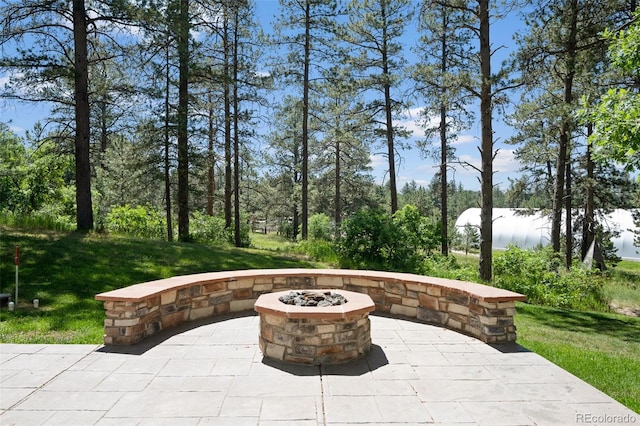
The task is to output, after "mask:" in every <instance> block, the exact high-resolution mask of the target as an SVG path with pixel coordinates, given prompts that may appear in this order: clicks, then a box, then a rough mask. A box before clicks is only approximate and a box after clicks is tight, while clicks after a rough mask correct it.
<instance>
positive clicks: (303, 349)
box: [254, 290, 375, 365]
mask: <svg viewBox="0 0 640 426" xmlns="http://www.w3.org/2000/svg"><path fill="white" fill-rule="evenodd" d="M254 309H255V310H256V312H258V313H259V314H260V336H259V339H260V340H259V343H260V350H261V351H262V354H263V355H264V356H265V357H267V358H272V359H276V360H279V361H286V362H294V363H300V364H311V365H323V364H338V363H342V362H347V361H351V360H353V359H357V358H360V357H362V356H364V355H366V354H367V353H368V352H369V350H370V349H371V328H370V322H369V312H371V311H373V310H374V309H375V304H374V303H373V300H371V298H370V297H369V296H368V295H366V294H362V293H354V292H351V291H346V290H339V291H337V292H336V291H334V290H297V291H295V290H292V291H281V292H276V293H268V294H263V295H261V296H260V297H259V298H258V300H257V301H256V303H255V306H254Z"/></svg>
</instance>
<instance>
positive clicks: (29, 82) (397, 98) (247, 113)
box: [0, 0, 640, 280]
mask: <svg viewBox="0 0 640 426" xmlns="http://www.w3.org/2000/svg"><path fill="white" fill-rule="evenodd" d="M279 6H280V7H279V11H280V15H278V16H277V17H275V19H274V20H273V22H272V23H271V24H272V25H273V30H272V31H269V32H268V33H266V32H265V31H263V29H262V28H261V27H260V25H259V23H258V20H257V17H256V13H255V10H256V9H255V4H254V3H253V2H252V1H251V0H165V1H159V0H103V1H86V0H73V1H63V0H51V1H35V0H21V1H17V0H7V1H5V2H3V5H2V6H1V8H0V17H1V18H0V27H1V28H2V36H1V39H0V47H1V51H0V67H1V68H2V69H3V71H4V72H5V75H6V76H7V83H6V84H5V86H4V87H3V88H2V89H1V90H2V91H1V96H2V98H3V99H4V100H5V101H6V102H13V101H16V102H46V103H47V104H48V105H52V107H51V114H50V115H49V116H48V117H47V118H46V122H44V123H39V124H38V125H37V126H36V127H35V128H34V129H30V130H29V132H27V134H26V136H25V139H26V140H24V141H16V137H15V135H12V134H11V132H9V131H8V127H6V126H5V128H3V129H2V139H3V141H5V142H7V141H9V142H7V143H6V144H5V146H9V145H11V146H12V147H15V151H12V152H5V151H4V150H3V151H2V152H3V153H4V154H5V155H6V156H5V157H3V163H4V166H2V165H0V167H2V169H3V170H2V175H1V176H0V179H2V181H3V184H2V191H3V193H2V199H3V204H5V203H6V204H5V205H4V206H3V207H4V208H6V209H10V210H11V209H13V210H15V209H16V208H17V206H18V204H16V203H18V201H17V200H22V202H25V199H27V198H29V197H26V196H25V191H26V192H30V193H32V194H34V193H37V192H38V191H34V190H33V189H29V190H24V188H21V187H20V186H19V185H18V184H17V182H18V181H20V179H19V178H20V176H23V177H24V176H26V174H25V173H26V172H24V171H21V170H23V169H21V168H20V167H10V166H9V164H11V161H13V162H15V163H16V164H17V163H20V162H21V161H22V160H20V159H19V157H20V155H19V153H20V152H22V151H21V150H23V149H26V148H24V146H25V145H29V144H30V146H31V147H32V149H33V150H32V151H29V156H28V159H27V160H25V161H26V162H33V161H35V160H34V159H40V158H41V157H42V158H43V159H44V160H43V161H45V162H48V164H49V166H51V167H50V168H48V169H41V168H40V167H44V165H43V164H42V163H38V164H40V166H39V172H40V173H41V176H42V178H41V179H42V180H41V181H38V183H39V184H40V185H41V186H42V190H41V191H40V193H41V194H47V193H48V194H49V198H47V197H44V195H43V197H44V198H43V199H46V200H47V201H46V203H45V204H46V205H47V206H48V208H52V207H51V205H52V204H56V205H57V206H58V209H59V210H60V211H64V212H66V213H68V212H69V211H73V212H74V214H75V222H76V226H77V228H78V229H81V230H87V229H94V228H96V227H100V226H101V222H102V221H104V220H105V217H106V215H107V214H108V213H109V212H110V211H111V210H112V209H113V208H116V207H121V206H124V205H148V206H152V207H154V208H161V209H162V210H164V213H165V221H166V232H167V234H166V237H167V239H168V240H173V239H174V233H175V232H174V229H173V225H174V222H175V223H177V228H178V229H177V237H178V238H179V239H181V240H188V239H189V238H190V235H191V232H190V218H191V217H192V214H193V213H194V212H206V214H207V215H209V216H213V215H218V214H220V215H221V216H222V217H223V218H224V223H225V227H226V228H228V229H230V230H233V232H232V234H233V236H234V243H235V244H236V245H238V246H240V245H242V244H244V243H243V238H242V230H241V227H242V223H243V222H246V221H247V220H251V219H260V220H266V221H268V220H278V221H280V222H286V223H288V224H290V226H291V230H292V233H291V236H292V237H293V238H296V237H298V233H299V234H300V235H299V237H300V238H302V239H306V238H307V237H308V221H309V217H310V213H311V214H313V213H326V214H327V215H328V216H330V217H332V218H333V221H334V223H335V225H336V227H337V226H339V224H340V223H341V222H342V221H343V220H344V219H345V218H346V217H348V216H350V215H351V214H353V213H355V212H357V211H359V210H361V209H363V208H374V207H379V206H381V205H385V206H386V208H387V210H388V211H389V212H390V213H391V214H393V213H395V212H396V211H397V210H398V209H399V207H400V205H401V204H402V203H403V202H405V203H406V200H407V199H409V198H411V194H412V193H416V192H419V191H417V190H416V188H411V186H406V187H405V188H404V189H403V190H401V191H399V189H398V188H397V172H396V167H397V164H398V161H399V158H400V156H401V153H402V149H403V147H404V146H405V145H406V144H407V137H408V136H409V135H410V132H409V131H408V130H407V129H405V128H402V127H401V126H398V120H399V119H400V118H402V117H403V114H406V111H407V110H408V109H409V108H410V106H411V105H413V104H417V105H421V106H423V107H422V109H421V110H422V112H421V122H422V125H423V127H424V129H425V132H426V135H427V137H426V138H425V140H423V141H419V142H418V147H419V148H420V149H421V150H422V152H423V153H424V155H425V156H433V157H435V158H437V161H439V169H438V172H437V173H436V177H435V178H434V179H435V180H434V182H432V185H431V188H430V189H429V190H430V191H432V190H433V189H436V188H437V190H438V192H439V196H438V197H437V200H436V199H433V198H432V199H431V201H430V202H431V205H430V206H425V208H424V210H423V212H424V214H430V215H437V216H439V218H440V222H441V226H440V229H441V232H442V237H441V251H442V252H443V253H444V254H447V253H448V252H449V250H450V248H449V241H450V240H451V237H450V235H448V233H449V231H448V230H449V229H450V228H451V223H450V222H451V219H452V217H455V216H453V214H452V213H456V211H457V209H456V210H452V209H451V206H452V203H453V200H452V198H451V197H452V196H453V197H455V196H459V195H460V193H461V191H456V189H457V186H456V185H455V183H454V182H452V180H451V179H450V178H449V175H448V171H450V170H451V168H452V167H453V166H454V165H456V164H459V163H460V162H461V161H460V160H459V159H458V158H457V157H456V154H455V149H454V144H453V142H454V141H455V139H456V137H457V136H459V135H460V134H461V133H462V132H463V131H465V130H467V129H468V128H469V126H470V125H471V124H472V123H473V122H474V120H475V117H476V116H477V117H478V118H479V122H480V127H481V135H480V141H479V144H478V150H479V152H480V156H481V163H480V166H479V167H477V171H478V174H479V180H480V187H481V190H480V193H479V194H476V199H475V200H474V201H473V203H475V205H473V204H472V205H471V206H479V207H480V208H481V216H482V217H481V226H480V230H479V234H480V240H479V245H480V261H479V275H480V278H482V279H485V280H490V279H491V273H492V271H491V264H492V254H491V246H492V222H493V218H492V209H493V208H494V207H499V206H500V202H499V201H497V200H496V199H494V195H495V194H496V188H495V186H494V183H493V174H494V169H493V163H494V159H495V156H496V153H497V152H496V148H495V140H494V138H495V135H494V130H493V124H494V122H495V120H497V119H498V118H500V117H503V116H504V117H505V118H506V120H507V121H508V122H509V124H510V125H511V126H512V128H513V129H514V130H515V131H514V135H513V137H511V138H510V140H509V141H508V142H509V143H511V144H513V145H514V146H516V147H517V148H516V156H517V159H518V160H519V161H520V163H521V164H522V165H523V170H522V174H521V177H520V178H519V179H517V180H514V181H512V182H511V185H510V187H509V189H508V190H507V191H506V194H507V195H506V198H507V199H508V200H509V207H530V208H543V209H546V210H547V211H548V212H549V214H550V216H551V217H552V221H553V225H552V234H551V242H552V247H553V250H554V251H556V252H559V251H561V249H564V251H565V253H566V265H567V266H569V265H570V264H571V259H572V257H573V255H574V254H575V252H576V249H575V248H574V241H580V242H581V247H582V250H586V249H585V248H584V247H585V246H588V245H589V243H590V241H592V240H593V239H594V238H595V236H596V234H597V233H598V232H602V225H600V224H599V221H598V218H597V212H598V211H603V210H606V209H610V208H632V207H638V205H639V204H640V203H639V202H638V200H637V197H638V188H637V183H635V182H634V181H633V179H632V178H630V176H629V174H628V171H629V170H622V169H621V168H620V167H618V166H617V165H616V163H615V162H614V160H622V161H624V162H625V164H627V165H630V167H631V168H633V167H637V165H638V163H637V155H636V156H635V157H634V156H633V155H634V154H632V155H631V158H628V156H627V157H625V155H617V156H614V155H607V152H608V151H607V150H603V149H597V142H598V141H602V140H604V139H606V138H604V137H600V136H599V135H602V131H601V130H602V129H604V128H606V126H604V125H603V123H606V122H607V120H609V121H611V120H612V119H611V117H604V116H602V115H600V116H598V115H597V114H596V112H597V111H598V106H600V105H601V102H603V101H606V100H607V99H609V101H611V100H610V99H611V98H606V94H607V93H609V92H610V90H611V89H612V88H624V89H625V90H628V91H630V92H631V93H636V92H637V90H638V87H639V86H638V80H637V70H638V64H637V62H636V63H635V68H634V65H633V64H632V65H631V66H629V67H627V68H624V66H622V67H621V66H620V64H619V62H616V56H615V55H614V54H611V53H609V49H610V48H611V47H612V46H613V49H614V50H615V48H616V46H617V48H618V50H622V47H620V46H619V44H620V43H621V42H616V40H617V39H616V37H617V36H618V35H620V34H621V32H622V34H625V33H624V31H627V33H628V32H629V31H630V29H632V28H637V23H636V19H637V18H636V16H637V15H635V14H634V13H635V11H636V7H637V5H636V4H635V1H633V0H616V1H604V0H602V1H600V0H597V1H589V2H587V1H579V0H562V1H542V2H528V1H510V2H491V1H489V0H468V1H466V0H423V1H421V2H418V3H417V2H412V1H409V0H348V1H347V0H344V1H338V0H303V1H293V0H280V5H279ZM416 6H417V7H416ZM514 14H515V15H518V14H522V15H525V16H526V19H525V25H524V28H525V29H524V31H522V32H520V33H518V34H514V35H513V36H515V37H516V40H517V46H518V47H517V49H516V51H515V52H514V54H513V55H511V56H510V57H509V58H508V59H506V60H504V61H503V62H502V63H497V60H496V59H495V57H496V56H497V53H498V52H499V50H500V49H501V47H502V46H501V44H500V42H497V43H496V42H495V41H494V40H493V39H492V38H491V37H492V36H493V35H495V31H492V30H494V26H495V24H496V22H499V21H500V20H501V19H505V17H506V16H508V15H511V16H513V15H514ZM407 31H417V34H418V35H419V41H418V42H417V43H416V44H415V45H414V46H406V45H404V43H403V37H405V36H406V34H407ZM607 34H609V35H608V36H607ZM503 36H504V35H503ZM508 36H512V35H511V34H509V35H508ZM621 37H622V36H621ZM616 43H618V44H616ZM408 49H411V51H412V53H413V56H411V55H408V54H407V50H408ZM408 57H412V58H416V59H415V61H411V62H410V61H408V60H407V58H408ZM611 96H612V95H611ZM476 109H477V111H476ZM594 111H595V112H594ZM505 112H506V114H505ZM598 138H600V139H598ZM607 141H609V142H611V143H613V144H614V145H615V144H616V143H619V142H622V144H623V146H624V143H625V140H620V138H618V139H616V137H615V135H614V136H613V137H612V138H610V139H607ZM594 143H595V145H594ZM20 146H22V147H23V148H20ZM632 146H635V145H632ZM636 148H637V146H636ZM374 149H383V151H384V154H385V157H386V160H387V182H388V183H387V184H385V185H383V186H381V185H377V184H375V182H374V180H373V177H372V176H371V168H370V154H371V152H372V150H374ZM630 149H631V147H630ZM7 151H8V150H7ZM24 152H25V153H26V151H24ZM612 152H613V151H612ZM619 152H623V153H625V152H626V153H627V154H628V151H625V149H624V148H621V149H620V150H618V151H615V153H619ZM45 153H48V154H49V156H47V155H45ZM25 155H26V154H25ZM594 157H595V158H596V159H597V160H598V161H595V160H594ZM25 158H26V157H25ZM69 158H71V160H69ZM58 160H59V161H58ZM25 161H22V162H23V163H24V162H25ZM634 161H635V162H634ZM24 167H26V168H28V166H26V165H24ZM20 173H23V174H22V175H20ZM29 179H32V177H30V178H29ZM47 181H48V182H47ZM54 182H66V183H67V184H71V185H73V188H74V194H73V197H71V196H70V194H69V193H68V192H67V193H65V194H60V193H58V194H57V197H51V194H52V193H54V192H55V191H59V188H58V187H55V185H54ZM399 195H400V196H399ZM503 195H504V194H503ZM634 197H636V198H635V199H634ZM403 199H404V200H403ZM32 201H33V202H32V203H31V204H29V203H26V204H24V203H23V204H22V205H21V206H22V208H24V209H25V210H27V211H28V210H29V209H30V208H31V209H33V208H35V207H36V206H37V204H38V203H37V202H36V199H35V198H34V199H33V200H32ZM12 203H13V204H12ZM29 205H30V206H31V207H28V206H29ZM25 206H27V207H25ZM37 207H38V208H41V207H42V206H37ZM563 212H564V214H565V217H564V220H563V218H562V215H563ZM458 213H459V212H458ZM174 215H177V218H176V217H174ZM563 222H564V225H565V228H564V230H562V229H561V224H562V223H563ZM578 236H579V238H578Z"/></svg>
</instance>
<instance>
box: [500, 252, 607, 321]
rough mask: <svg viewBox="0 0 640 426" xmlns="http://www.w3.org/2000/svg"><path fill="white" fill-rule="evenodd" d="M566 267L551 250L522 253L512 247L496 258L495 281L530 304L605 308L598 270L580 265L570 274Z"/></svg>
mask: <svg viewBox="0 0 640 426" xmlns="http://www.w3.org/2000/svg"><path fill="white" fill-rule="evenodd" d="M563 268H564V267H563V266H562V260H561V259H560V258H559V256H558V254H556V253H553V250H551V248H550V247H547V248H543V249H535V250H523V249H521V248H519V247H516V246H510V247H509V248H508V249H507V250H506V251H505V252H503V253H500V254H499V255H497V256H495V258H494V262H493V276H494V277H493V281H494V284H495V285H496V286H497V287H501V288H505V289H507V290H511V291H515V292H518V293H522V294H524V295H526V296H527V300H528V302H529V303H535V304H541V305H548V306H553V307H561V308H572V309H603V308H604V307H606V305H607V304H606V298H605V296H604V291H603V279H602V276H601V275H600V273H599V272H598V271H594V270H590V269H586V268H583V267H581V266H578V267H574V268H571V270H569V271H563ZM559 271H562V272H559Z"/></svg>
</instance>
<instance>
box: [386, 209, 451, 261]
mask: <svg viewBox="0 0 640 426" xmlns="http://www.w3.org/2000/svg"><path fill="white" fill-rule="evenodd" d="M393 223H394V224H395V226H397V228H398V230H399V231H400V234H399V236H400V237H401V238H403V240H404V244H406V245H407V248H409V249H411V250H412V251H413V252H415V254H416V256H420V255H423V256H428V255H431V253H432V252H433V251H436V250H438V249H439V248H440V244H441V242H442V227H441V223H440V221H438V220H432V219H430V218H428V217H425V216H422V215H421V214H420V211H419V210H418V208H417V207H416V206H413V205H410V204H408V205H405V206H404V207H403V208H402V209H400V210H398V211H397V212H395V214H394V215H393Z"/></svg>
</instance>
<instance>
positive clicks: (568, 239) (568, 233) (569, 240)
mask: <svg viewBox="0 0 640 426" xmlns="http://www.w3.org/2000/svg"><path fill="white" fill-rule="evenodd" d="M566 169H567V170H566V177H565V188H566V189H565V194H564V214H565V218H564V221H565V222H564V224H565V225H564V230H565V231H564V232H565V263H566V265H567V268H570V267H571V262H572V260H573V224H572V220H571V201H572V200H571V189H572V188H571V185H572V182H571V154H569V157H568V158H567V164H566Z"/></svg>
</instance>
